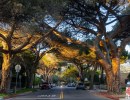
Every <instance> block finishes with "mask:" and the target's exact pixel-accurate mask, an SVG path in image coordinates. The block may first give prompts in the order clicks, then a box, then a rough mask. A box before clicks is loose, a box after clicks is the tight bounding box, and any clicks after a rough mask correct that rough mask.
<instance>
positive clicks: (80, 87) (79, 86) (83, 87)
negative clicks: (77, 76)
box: [76, 83, 85, 90]
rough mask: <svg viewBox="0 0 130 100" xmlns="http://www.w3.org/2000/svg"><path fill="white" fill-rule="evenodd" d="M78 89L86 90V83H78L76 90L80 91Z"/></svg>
mask: <svg viewBox="0 0 130 100" xmlns="http://www.w3.org/2000/svg"><path fill="white" fill-rule="evenodd" d="M78 89H82V90H85V85H84V83H78V84H77V85H76V90H78Z"/></svg>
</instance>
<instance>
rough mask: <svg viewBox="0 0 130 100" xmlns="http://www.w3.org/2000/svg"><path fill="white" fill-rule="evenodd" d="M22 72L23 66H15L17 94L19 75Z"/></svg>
mask: <svg viewBox="0 0 130 100" xmlns="http://www.w3.org/2000/svg"><path fill="white" fill-rule="evenodd" d="M20 70H21V66H20V65H16V66H15V71H16V85H15V93H16V90H17V79H18V74H19V72H20Z"/></svg>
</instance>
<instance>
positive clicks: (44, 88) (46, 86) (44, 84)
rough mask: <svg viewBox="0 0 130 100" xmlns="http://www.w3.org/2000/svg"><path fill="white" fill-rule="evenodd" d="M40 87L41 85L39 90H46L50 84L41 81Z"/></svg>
mask: <svg viewBox="0 0 130 100" xmlns="http://www.w3.org/2000/svg"><path fill="white" fill-rule="evenodd" d="M40 87H41V90H47V89H50V88H51V87H50V84H49V83H47V82H43V83H42V84H41V86H40Z"/></svg>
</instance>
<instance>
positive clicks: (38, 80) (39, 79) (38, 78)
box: [34, 76, 41, 85]
mask: <svg viewBox="0 0 130 100" xmlns="http://www.w3.org/2000/svg"><path fill="white" fill-rule="evenodd" d="M40 82H41V77H37V76H36V77H35V80H34V83H35V84H34V85H38V84H39V83H40Z"/></svg>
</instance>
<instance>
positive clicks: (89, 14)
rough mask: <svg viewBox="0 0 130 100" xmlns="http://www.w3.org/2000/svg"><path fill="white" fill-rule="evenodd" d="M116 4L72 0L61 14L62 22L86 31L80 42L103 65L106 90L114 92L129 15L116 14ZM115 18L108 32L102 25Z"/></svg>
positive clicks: (129, 38)
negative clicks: (63, 20)
mask: <svg viewBox="0 0 130 100" xmlns="http://www.w3.org/2000/svg"><path fill="white" fill-rule="evenodd" d="M121 6H122V5H121ZM119 8H120V6H118V1H116V0H114V1H109V2H105V1H103V0H101V1H96V2H93V3H91V4H88V2H86V1H85V0H82V1H80V0H72V2H71V3H70V4H69V5H68V9H66V10H65V11H64V14H63V15H64V18H66V23H68V24H69V25H71V26H72V27H74V28H76V29H77V30H79V32H77V34H79V33H80V34H85V35H86V37H87V38H86V42H84V43H83V44H86V46H87V47H88V48H89V49H90V50H91V51H93V52H95V54H96V58H97V62H98V63H100V64H101V66H102V67H103V68H104V70H105V72H106V76H107V88H108V91H109V92H116V93H119V92H120V76H119V69H120V56H121V52H122V51H123V50H124V47H125V46H126V44H128V43H129V42H130V37H129V32H130V30H129V22H130V20H129V19H130V16H129V15H126V14H124V13H122V14H120V13H121V12H122V11H121V10H120V9H119ZM128 8H129V6H128ZM117 21H118V24H116V28H115V29H114V30H112V31H111V32H110V31H109V32H108V31H107V27H106V26H107V25H109V24H111V23H114V22H117ZM75 34H76V33H75ZM90 35H91V39H92V40H93V43H92V44H88V41H87V39H88V38H89V37H90ZM89 39H90V38H89ZM119 42H120V44H119Z"/></svg>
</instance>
